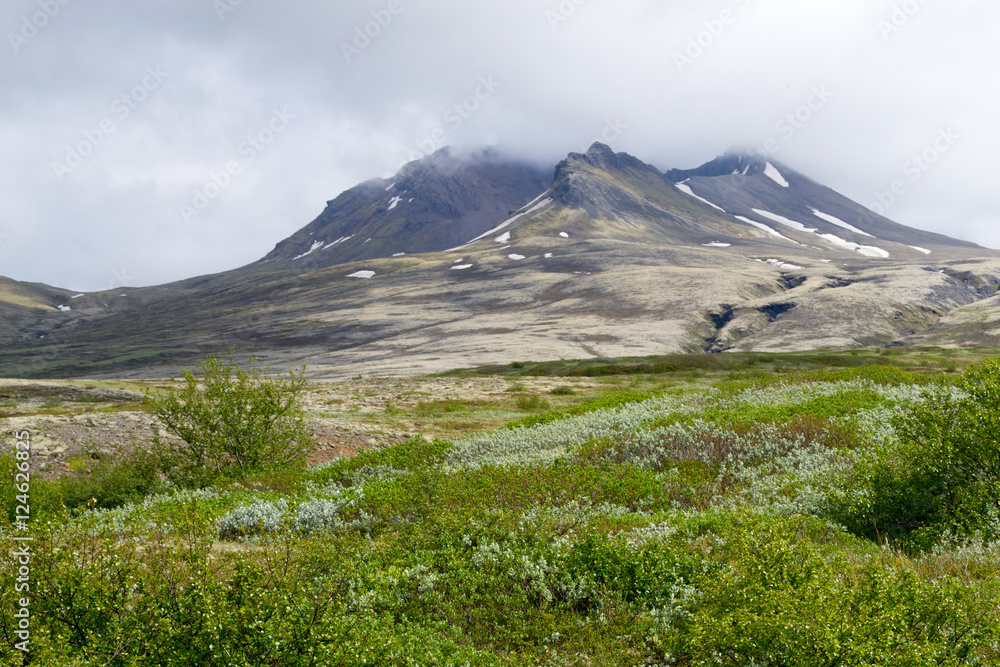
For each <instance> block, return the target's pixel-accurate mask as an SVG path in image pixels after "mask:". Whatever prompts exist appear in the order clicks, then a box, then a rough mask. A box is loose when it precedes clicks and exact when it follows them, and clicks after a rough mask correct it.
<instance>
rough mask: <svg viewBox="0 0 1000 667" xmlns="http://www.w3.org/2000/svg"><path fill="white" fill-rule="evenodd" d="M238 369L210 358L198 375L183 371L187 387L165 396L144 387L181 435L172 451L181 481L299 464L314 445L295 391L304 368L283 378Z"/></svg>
mask: <svg viewBox="0 0 1000 667" xmlns="http://www.w3.org/2000/svg"><path fill="white" fill-rule="evenodd" d="M249 364H250V365H249V368H246V369H244V368H241V367H240V365H239V364H238V363H236V361H235V359H234V358H233V356H230V357H229V360H228V361H224V360H221V359H217V358H209V359H207V360H205V361H204V362H202V363H201V364H199V365H198V371H199V372H200V373H201V375H202V378H201V381H200V383H201V384H203V385H204V390H201V389H199V380H198V379H197V378H195V375H194V373H192V372H191V371H184V381H185V386H184V388H183V389H181V390H180V391H170V392H168V393H167V394H166V395H163V396H159V397H157V396H154V395H152V394H151V393H149V392H147V393H146V398H145V401H146V403H147V404H148V405H150V406H151V407H152V408H153V411H154V413H155V415H156V416H157V417H158V418H159V419H160V421H161V422H163V424H164V426H166V428H167V430H168V431H170V432H171V433H173V434H174V435H176V436H177V437H179V438H180V439H181V440H183V441H184V445H183V446H180V447H176V448H175V449H174V452H175V454H176V455H177V457H178V461H179V464H180V465H179V466H178V468H177V469H176V470H175V471H174V476H175V477H176V478H179V480H178V481H180V482H183V483H186V484H193V485H204V484H209V483H211V482H212V481H214V480H215V479H217V478H218V477H219V476H221V475H230V476H232V477H236V478H241V477H245V476H246V475H247V474H249V473H252V472H257V471H261V470H266V469H279V468H283V467H289V466H296V465H302V464H304V462H305V457H306V456H307V455H308V453H309V452H310V451H311V449H312V445H313V441H312V434H311V432H310V430H309V429H308V427H307V425H306V421H305V414H304V413H303V411H302V408H301V407H300V406H299V403H298V395H299V392H300V391H301V390H302V388H303V386H304V385H305V366H303V367H302V369H301V370H300V371H299V373H298V374H296V373H294V372H292V371H289V373H288V377H287V379H281V378H280V377H272V376H271V375H270V369H269V368H267V369H261V368H258V367H257V366H256V359H254V358H253V357H251V358H250V362H249Z"/></svg>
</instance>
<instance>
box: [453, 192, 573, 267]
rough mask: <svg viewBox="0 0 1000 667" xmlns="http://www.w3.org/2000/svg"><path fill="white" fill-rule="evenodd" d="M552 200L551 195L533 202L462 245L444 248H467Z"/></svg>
mask: <svg viewBox="0 0 1000 667" xmlns="http://www.w3.org/2000/svg"><path fill="white" fill-rule="evenodd" d="M547 193H548V190H546V191H545V192H543V193H542V195H543V196H544V195H545V194H547ZM536 201H537V200H536ZM553 201H554V200H553V199H552V198H551V197H549V198H546V199H545V200H543V201H542V202H540V203H538V204H535V206H533V207H531V208H529V209H528V210H527V211H524V212H523V213H518V214H517V215H515V216H514V217H512V218H508V219H507V220H504V221H503V222H501V223H500V224H499V225H497V226H496V227H494V228H493V229H491V230H489V231H486V232H483V233H482V234H480V235H479V236H477V237H476V238H474V239H472V240H471V241H469V242H468V243H463V244H462V245H460V246H458V247H457V248H451V249H450V250H446V251H445V252H455V251H456V250H462V249H464V248H467V247H468V246H470V245H472V244H473V243H475V242H476V241H481V240H483V239H484V238H486V237H487V236H490V235H492V234H496V233H497V232H499V231H500V230H501V229H503V228H505V227H507V226H508V225H510V224H512V223H513V222H515V221H516V220H518V219H519V218H523V217H524V216H526V215H530V214H532V213H534V212H535V211H538V210H541V209H543V208H545V207H546V206H548V205H549V204H551V203H552V202H553Z"/></svg>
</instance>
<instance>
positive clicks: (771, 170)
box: [764, 162, 791, 188]
mask: <svg viewBox="0 0 1000 667" xmlns="http://www.w3.org/2000/svg"><path fill="white" fill-rule="evenodd" d="M764 175H765V176H767V177H768V178H770V179H771V180H772V181H774V182H775V183H777V184H778V185H780V186H781V187H783V188H787V187H791V186H789V185H788V181H786V180H785V177H784V176H782V175H781V172H780V171H778V170H777V169H776V168H775V167H774V165H773V164H771V163H770V162H768V163H767V164H766V166H765V167H764Z"/></svg>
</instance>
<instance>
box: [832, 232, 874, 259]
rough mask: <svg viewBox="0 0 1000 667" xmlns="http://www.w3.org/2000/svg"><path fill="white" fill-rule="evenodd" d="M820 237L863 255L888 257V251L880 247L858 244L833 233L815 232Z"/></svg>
mask: <svg viewBox="0 0 1000 667" xmlns="http://www.w3.org/2000/svg"><path fill="white" fill-rule="evenodd" d="M817 236H819V237H820V238H821V239H825V240H827V241H829V242H830V243H832V244H834V245H839V246H840V247H842V248H847V249H848V250H853V251H855V252H858V253H861V254H862V255H864V256H865V257H881V258H883V259H885V258H887V257H889V253H888V251H886V250H883V249H882V248H876V247H875V246H870V245H859V244H857V243H854V242H853V241H847V240H845V239H842V238H840V237H839V236H837V235H835V234H817Z"/></svg>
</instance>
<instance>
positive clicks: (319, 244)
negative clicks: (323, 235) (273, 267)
mask: <svg viewBox="0 0 1000 667" xmlns="http://www.w3.org/2000/svg"><path fill="white" fill-rule="evenodd" d="M322 247H323V242H322V241H313V244H312V247H311V248H309V250H307V251H305V252H304V253H302V254H301V255H298V256H296V257H293V258H292V259H293V260H295V259H302V258H303V257H305V256H306V255H311V254H313V252H314V251H316V250H319V249H320V248H322Z"/></svg>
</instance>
